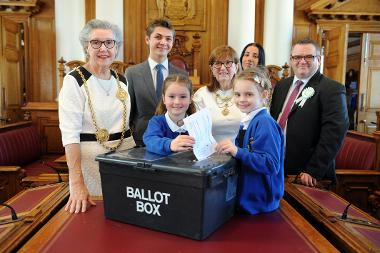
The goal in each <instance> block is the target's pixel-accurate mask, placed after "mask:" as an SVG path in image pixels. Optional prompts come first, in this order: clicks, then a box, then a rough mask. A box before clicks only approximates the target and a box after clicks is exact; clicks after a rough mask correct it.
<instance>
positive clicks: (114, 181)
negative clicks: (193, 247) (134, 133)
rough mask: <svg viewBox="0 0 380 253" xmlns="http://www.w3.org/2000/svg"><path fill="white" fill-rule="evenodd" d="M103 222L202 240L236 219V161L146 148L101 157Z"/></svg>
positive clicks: (218, 156) (98, 159)
mask: <svg viewBox="0 0 380 253" xmlns="http://www.w3.org/2000/svg"><path fill="white" fill-rule="evenodd" d="M96 160H97V161H99V167H100V175H101V182H102V191H103V200H104V211H105V216H106V218H109V219H112V220H117V221H122V222H125V223H131V224H135V225H139V226H143V227H147V228H151V229H155V230H159V231H164V232H168V233H172V234H176V235H180V236H185V237H189V238H192V239H196V240H203V239H205V238H206V237H207V236H209V235H210V234H211V233H212V232H214V231H215V230H216V229H217V228H218V227H220V226H221V225H222V224H223V223H224V222H226V221H227V220H228V219H229V218H230V217H232V216H233V214H234V205H235V198H236V185H237V173H236V168H235V160H234V159H233V158H231V157H230V156H227V155H224V154H223V155H222V154H214V155H212V156H211V157H209V158H207V159H205V160H202V161H196V159H195V156H194V155H193V153H192V152H191V151H188V152H181V153H175V154H172V155H169V156H160V155H156V154H153V153H150V152H148V151H146V150H145V148H134V149H130V150H124V151H119V152H114V153H108V154H104V155H99V156H97V157H96Z"/></svg>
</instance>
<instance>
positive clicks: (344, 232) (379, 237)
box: [285, 182, 380, 252]
mask: <svg viewBox="0 0 380 253" xmlns="http://www.w3.org/2000/svg"><path fill="white" fill-rule="evenodd" d="M285 193H286V194H285V199H286V200H287V201H289V203H291V204H292V205H293V206H296V207H297V211H299V212H300V213H302V215H303V216H304V217H306V218H307V219H308V220H309V221H310V222H311V223H312V224H314V225H315V226H316V227H318V228H319V229H320V230H321V231H325V232H324V233H323V234H324V235H325V237H326V238H328V239H330V240H331V241H332V242H333V244H334V245H335V246H336V247H337V248H338V249H340V250H341V251H343V252H379V251H380V228H376V227H370V226H365V225H359V224H354V223H350V222H348V220H346V221H342V220H340V219H339V218H341V216H342V213H343V211H344V209H345V208H346V207H347V205H348V204H349V203H348V202H347V201H346V200H344V199H343V198H341V197H339V196H338V195H336V194H335V193H333V192H331V191H326V190H321V189H317V188H311V187H306V186H302V185H297V184H292V183H289V182H286V183H285ZM347 218H354V219H360V220H366V221H370V222H373V223H377V224H379V223H380V221H379V220H377V219H375V218H373V217H372V216H370V215H368V214H367V213H365V212H363V211H362V210H360V209H359V208H357V207H355V206H350V207H349V209H348V213H347Z"/></svg>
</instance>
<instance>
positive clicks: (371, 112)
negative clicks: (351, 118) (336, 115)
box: [358, 33, 380, 133]
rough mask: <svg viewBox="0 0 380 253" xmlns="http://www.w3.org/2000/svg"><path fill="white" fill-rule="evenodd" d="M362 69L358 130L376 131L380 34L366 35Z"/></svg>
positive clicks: (363, 43) (379, 77)
mask: <svg viewBox="0 0 380 253" xmlns="http://www.w3.org/2000/svg"><path fill="white" fill-rule="evenodd" d="M362 55H363V57H362V60H361V69H360V85H359V103H358V107H359V108H358V122H359V124H358V130H359V131H361V132H366V133H371V132H373V131H374V130H375V124H373V123H372V122H374V123H375V122H376V111H379V110H380V33H364V34H363V39H362Z"/></svg>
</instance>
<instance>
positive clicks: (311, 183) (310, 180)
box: [300, 172, 317, 187]
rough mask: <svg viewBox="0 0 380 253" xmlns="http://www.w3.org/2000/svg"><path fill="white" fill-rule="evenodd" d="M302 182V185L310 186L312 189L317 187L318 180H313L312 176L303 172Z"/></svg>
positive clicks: (301, 175)
mask: <svg viewBox="0 0 380 253" xmlns="http://www.w3.org/2000/svg"><path fill="white" fill-rule="evenodd" d="M300 182H301V184H303V185H306V186H310V187H315V186H317V179H315V178H313V177H312V176H310V174H308V173H305V172H301V174H300Z"/></svg>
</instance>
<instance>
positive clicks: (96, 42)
mask: <svg viewBox="0 0 380 253" xmlns="http://www.w3.org/2000/svg"><path fill="white" fill-rule="evenodd" d="M102 44H104V46H105V47H106V48H108V49H111V48H113V47H114V46H115V44H116V41H114V40H105V41H101V40H90V45H91V47H92V48H93V49H99V48H101V47H102Z"/></svg>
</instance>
